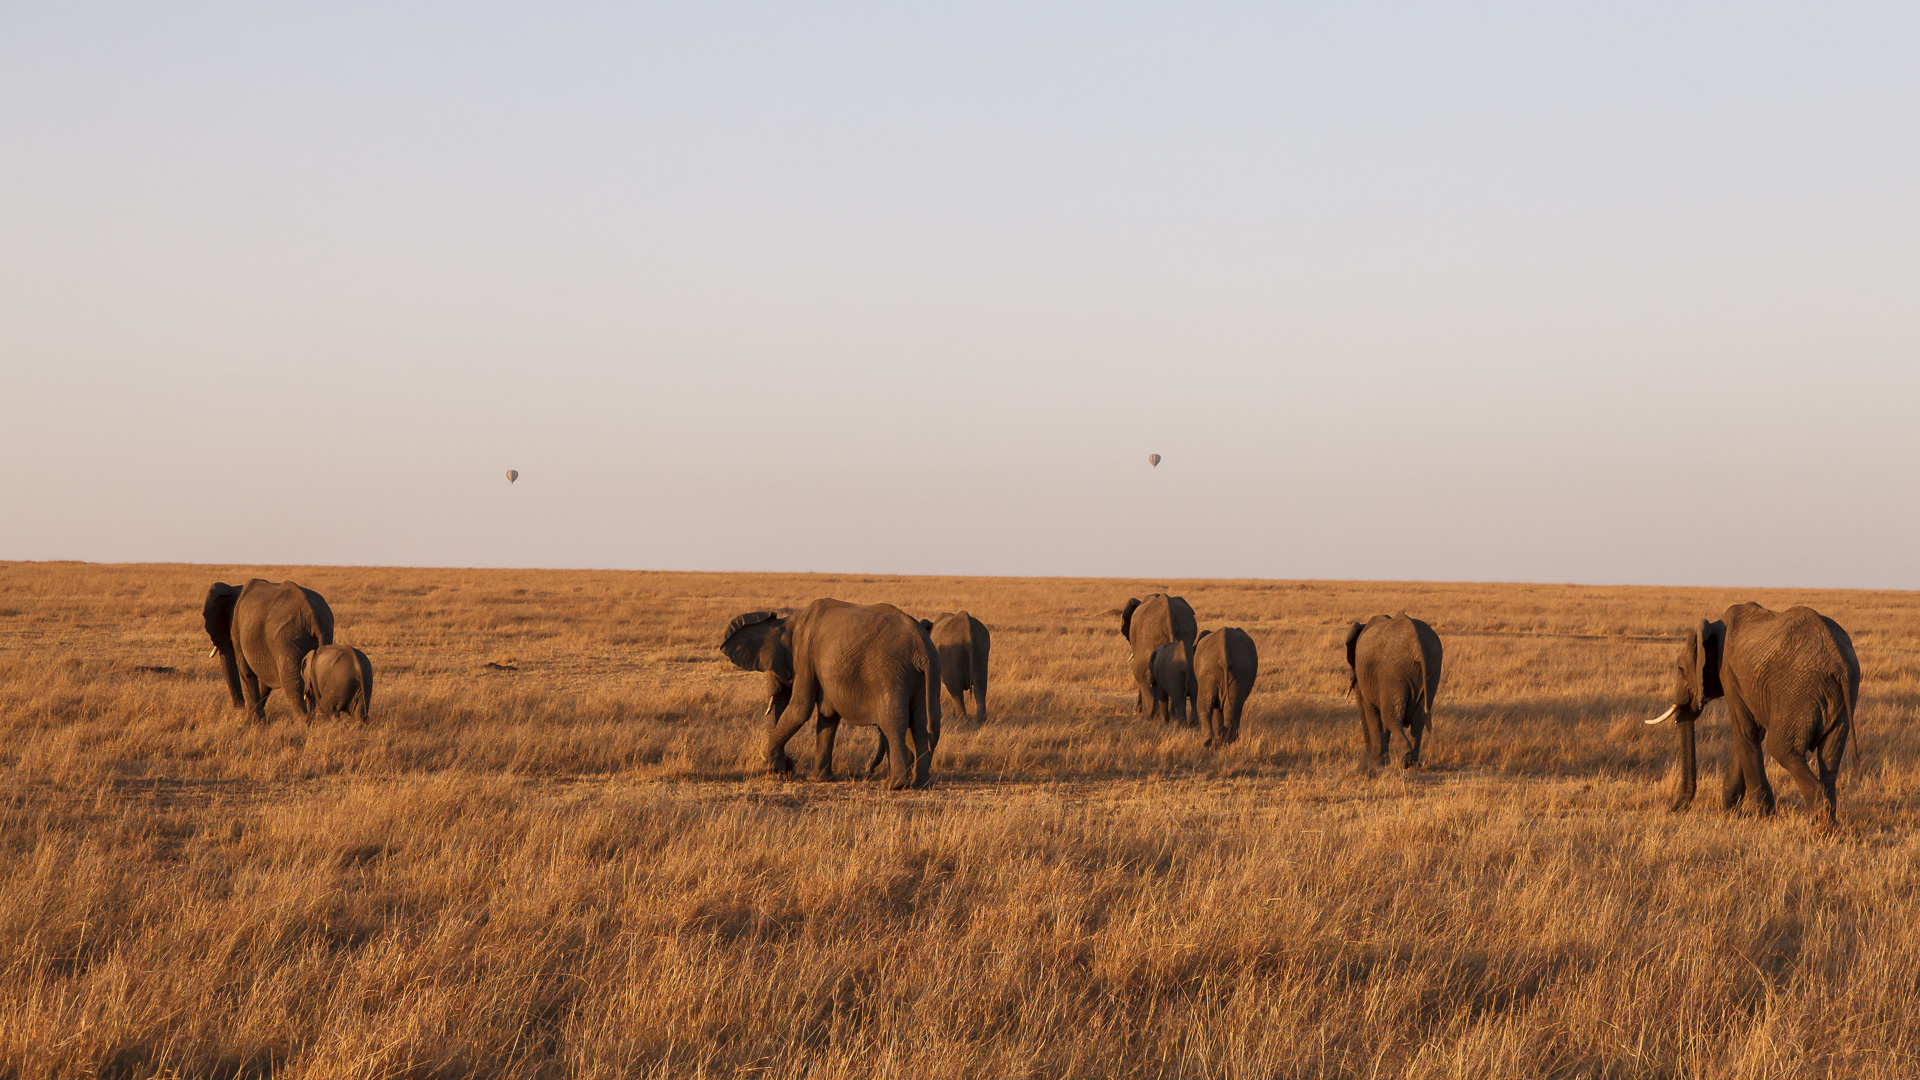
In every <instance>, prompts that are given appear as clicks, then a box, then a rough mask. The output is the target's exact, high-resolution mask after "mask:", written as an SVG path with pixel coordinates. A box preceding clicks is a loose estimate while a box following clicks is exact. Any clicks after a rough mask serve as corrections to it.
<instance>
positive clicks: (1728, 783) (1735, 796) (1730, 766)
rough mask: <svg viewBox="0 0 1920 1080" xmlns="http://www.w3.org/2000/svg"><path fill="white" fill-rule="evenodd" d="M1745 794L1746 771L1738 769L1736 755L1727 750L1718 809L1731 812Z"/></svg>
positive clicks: (1738, 762)
mask: <svg viewBox="0 0 1920 1080" xmlns="http://www.w3.org/2000/svg"><path fill="white" fill-rule="evenodd" d="M1746 794H1747V770H1745V769H1743V768H1741V767H1740V760H1739V757H1738V755H1736V754H1734V753H1732V751H1731V750H1729V752H1728V754H1727V771H1726V775H1725V776H1724V777H1723V778H1722V779H1721V781H1720V808H1721V809H1722V810H1732V809H1733V808H1734V807H1736V806H1739V805H1740V800H1741V799H1743V798H1745V797H1746Z"/></svg>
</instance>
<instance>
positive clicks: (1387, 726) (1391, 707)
mask: <svg viewBox="0 0 1920 1080" xmlns="http://www.w3.org/2000/svg"><path fill="white" fill-rule="evenodd" d="M1347 667H1348V668H1349V669H1351V671H1352V677H1351V679H1350V681H1349V682H1348V683H1347V691H1348V692H1349V693H1351V694H1353V695H1354V697H1355V699H1356V700H1357V701H1358V702H1359V704H1360V733H1361V735H1362V736H1363V737H1364V738H1365V739H1366V742H1367V762H1368V764H1369V765H1385V764H1386V763H1387V750H1388V746H1389V743H1390V741H1391V740H1392V738H1393V729H1395V728H1399V729H1400V734H1401V737H1402V738H1403V739H1405V740H1406V743H1407V752H1406V754H1405V755H1404V756H1402V757H1401V759H1400V765H1401V767H1402V768H1407V769H1411V768H1413V767H1414V766H1415V765H1418V764H1420V746H1421V744H1422V742H1424V741H1425V738H1426V732H1427V728H1429V727H1431V726H1432V724H1433V699H1434V696H1435V695H1437V694H1438V693H1439V692H1440V635H1438V634H1436V633H1434V632H1433V627H1431V626H1428V625H1427V624H1426V623H1424V622H1421V621H1420V620H1419V619H1415V618H1412V617H1410V616H1408V615H1407V613H1406V612H1404V611H1403V612H1401V613H1400V614H1398V615H1396V616H1393V617H1392V618H1388V617H1387V616H1385V615H1375V616H1374V617H1373V618H1371V619H1368V620H1367V621H1366V622H1365V623H1353V624H1351V625H1349V626H1348V627H1347Z"/></svg>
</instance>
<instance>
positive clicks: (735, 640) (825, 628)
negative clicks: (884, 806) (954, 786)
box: [720, 599, 941, 790]
mask: <svg viewBox="0 0 1920 1080" xmlns="http://www.w3.org/2000/svg"><path fill="white" fill-rule="evenodd" d="M720 649H721V651H722V652H723V653H725V654H726V656H727V659H729V660H731V661H733V662H734V664H736V665H738V666H739V667H741V668H742V669H744V670H747V671H764V672H766V673H767V690H768V695H769V700H768V704H767V708H768V712H770V713H772V714H773V716H774V722H773V726H772V728H771V730H770V731H769V735H768V745H767V763H768V765H770V766H771V767H772V768H773V770H774V771H775V772H786V771H788V770H790V769H791V768H792V767H793V763H792V761H791V760H790V759H788V757H787V754H786V744H787V740H788V739H790V738H792V736H793V733H794V732H795V731H796V730H798V729H799V728H800V726H801V725H802V724H805V723H806V722H807V720H808V719H810V718H815V717H816V716H817V720H816V722H815V725H814V732H815V734H814V738H815V740H816V745H817V747H818V749H819V759H820V775H821V776H822V777H826V776H831V775H833V743H834V736H835V733H836V732H838V730H839V728H840V724H841V722H842V721H844V722H846V723H849V724H854V725H866V726H871V727H876V728H879V729H880V735H881V739H880V745H879V747H878V748H877V750H876V752H875V755H874V759H873V763H872V764H871V765H869V766H868V771H869V772H871V771H872V770H873V769H874V768H876V767H878V766H879V764H880V763H881V762H883V761H887V760H889V759H891V761H892V768H891V770H890V771H891V776H890V779H889V782H890V784H891V786H892V787H893V788H894V789H896V790H898V789H900V788H905V787H919V786H922V785H924V784H926V782H927V779H928V776H929V772H930V769H931V767H932V760H933V752H934V750H935V749H936V748H937V747H938V746H939V744H940V681H941V680H940V655H939V653H938V652H937V651H936V650H935V649H934V647H933V640H932V638H931V637H930V636H929V635H928V634H927V631H926V629H925V628H924V627H922V626H921V625H920V623H919V621H918V620H916V619H913V618H911V617H910V616H908V615H907V614H906V613H905V612H903V611H901V610H900V609H899V608H897V607H894V606H893V605H892V604H868V605H861V604H848V603H845V602H843V601H839V600H825V599H823V600H815V601H814V602H813V603H811V604H809V605H807V607H806V608H805V609H803V610H801V611H799V612H797V613H795V614H794V615H792V616H781V615H780V614H778V613H777V612H772V611H750V612H747V613H746V614H743V615H741V616H739V617H738V618H736V619H734V620H733V622H732V623H730V624H729V625H728V627H727V631H726V634H725V636H724V637H723V639H722V642H721V646H720Z"/></svg>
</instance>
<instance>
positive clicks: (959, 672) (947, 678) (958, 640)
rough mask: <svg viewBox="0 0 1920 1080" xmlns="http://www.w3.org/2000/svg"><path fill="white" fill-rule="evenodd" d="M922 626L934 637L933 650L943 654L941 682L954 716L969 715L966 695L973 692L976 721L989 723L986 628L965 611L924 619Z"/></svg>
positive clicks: (989, 645)
mask: <svg viewBox="0 0 1920 1080" xmlns="http://www.w3.org/2000/svg"><path fill="white" fill-rule="evenodd" d="M920 625H921V627H922V628H924V629H925V630H926V631H927V634H928V636H930V637H932V638H933V647H934V648H935V649H937V650H938V651H939V653H940V681H941V682H942V683H944V684H945V685H946V688H947V694H948V695H949V696H950V697H952V698H953V711H954V714H955V715H957V716H965V715H967V701H966V698H965V696H964V694H965V692H966V691H968V690H972V691H973V704H974V708H975V709H977V710H978V715H977V716H976V718H975V720H974V722H975V723H979V724H984V723H986V722H987V654H988V652H989V651H991V650H992V648H993V639H992V637H991V636H990V635H989V634H988V633H987V628H986V626H985V625H983V624H982V623H981V622H980V620H979V619H976V618H974V617H973V616H972V615H969V614H967V613H966V612H965V611H954V612H949V613H948V614H945V615H941V616H938V617H936V618H932V619H921V620H920Z"/></svg>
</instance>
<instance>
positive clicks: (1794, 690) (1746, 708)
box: [1647, 604, 1860, 828]
mask: <svg viewBox="0 0 1920 1080" xmlns="http://www.w3.org/2000/svg"><path fill="white" fill-rule="evenodd" d="M1719 697H1724V698H1725V699H1726V702H1727V716H1728V718H1729V719H1730V720H1731V721H1732V726H1733V739H1732V740H1731V752H1730V753H1729V755H1728V757H1727V769H1726V778H1725V781H1724V782H1723V784H1722V786H1721V789H1720V803H1721V806H1723V807H1724V808H1726V809H1728V810H1731V809H1733V808H1734V807H1736V806H1738V805H1739V804H1740V800H1741V799H1742V798H1744V797H1745V796H1747V795H1748V794H1751V795H1752V796H1753V797H1754V798H1755V799H1757V800H1758V801H1759V806H1760V812H1761V813H1762V814H1771V813H1773V802H1774V799H1773V788H1772V787H1771V786H1770V785H1769V784H1768V783H1767V766H1766V762H1765V761H1764V760H1762V758H1761V756H1760V750H1761V748H1762V747H1764V748H1765V749H1766V751H1767V753H1769V754H1771V755H1773V760H1775V761H1777V762H1779V763H1780V765H1781V767H1782V768H1784V769H1786V770H1787V775H1788V776H1791V777H1793V782H1794V784H1795V785H1796V786H1798V787H1799V789H1800V796H1801V798H1802V799H1804V800H1805V801H1806V804H1807V810H1808V812H1809V813H1811V814H1813V815H1814V816H1815V817H1816V818H1822V819H1823V820H1822V821H1821V824H1822V825H1823V826H1824V827H1826V828H1832V827H1833V826H1834V825H1835V824H1836V821H1837V809H1838V807H1837V802H1836V797H1835V792H1834V783H1835V780H1836V779H1837V778H1838V776H1839V773H1840V758H1841V755H1842V754H1844V753H1845V752H1846V749H1847V736H1848V734H1849V733H1850V732H1851V731H1852V730H1853V710H1854V706H1855V705H1856V704H1857V703H1858V702H1859V700H1860V660H1859V658H1858V657H1857V656H1855V655H1854V651H1853V639H1852V638H1851V637H1848V636H1847V632H1846V631H1845V630H1843V629H1841V628H1840V624H1839V623H1836V622H1834V621H1833V620H1832V619H1829V618H1827V617H1826V616H1824V615H1822V614H1820V613H1819V612H1817V611H1814V610H1813V609H1812V608H1809V607H1792V608H1788V609H1787V610H1785V611H1768V610H1767V609H1766V608H1763V607H1761V606H1760V605H1759V604H1735V605H1733V606H1732V607H1730V608H1728V609H1727V610H1726V613H1725V614H1724V615H1722V616H1720V618H1719V619H1718V620H1717V621H1715V622H1707V621H1706V620H1701V622H1700V625H1698V626H1696V627H1695V628H1693V629H1692V630H1689V631H1688V632H1687V640H1686V644H1684V645H1682V646H1681V647H1680V651H1679V654H1678V655H1677V656H1675V658H1674V665H1673V668H1672V671H1671V682H1670V693H1669V694H1668V696H1667V700H1668V701H1669V702H1671V707H1669V708H1668V709H1667V711H1666V712H1664V713H1661V714H1660V715H1659V716H1657V717H1655V718H1654V719H1652V720H1649V721H1647V723H1649V724H1659V723H1663V722H1665V721H1666V720H1669V719H1671V720H1674V721H1675V723H1676V726H1677V727H1678V728H1679V729H1680V769H1681V772H1680V793H1679V795H1678V796H1677V797H1676V798H1675V799H1674V800H1673V803H1672V805H1671V807H1670V809H1672V810H1675V811H1678V810H1684V809H1686V808H1687V807H1688V806H1690V805H1691V804H1692V803H1693V793H1694V745H1693V722H1694V721H1695V720H1697V719H1699V718H1700V713H1701V712H1702V711H1703V710H1704V709H1706V707H1707V702H1709V701H1712V700H1713V699H1714V698H1719ZM1810 756H1811V757H1812V758H1813V759H1814V762H1815V764H1816V765H1817V766H1818V767H1819V770H1820V772H1819V775H1818V776H1817V777H1816V776H1815V775H1814V772H1813V770H1812V769H1810V768H1808V766H1807V759H1808V758H1809V757H1810Z"/></svg>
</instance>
